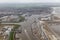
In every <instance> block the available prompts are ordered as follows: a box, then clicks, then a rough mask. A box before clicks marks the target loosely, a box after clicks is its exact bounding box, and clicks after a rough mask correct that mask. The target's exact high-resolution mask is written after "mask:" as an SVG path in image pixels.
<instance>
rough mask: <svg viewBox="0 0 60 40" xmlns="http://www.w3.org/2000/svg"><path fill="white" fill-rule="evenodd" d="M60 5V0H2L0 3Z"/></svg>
mask: <svg viewBox="0 0 60 40" xmlns="http://www.w3.org/2000/svg"><path fill="white" fill-rule="evenodd" d="M41 2H43V3H46V2H48V3H49V2H50V3H60V0H0V3H41Z"/></svg>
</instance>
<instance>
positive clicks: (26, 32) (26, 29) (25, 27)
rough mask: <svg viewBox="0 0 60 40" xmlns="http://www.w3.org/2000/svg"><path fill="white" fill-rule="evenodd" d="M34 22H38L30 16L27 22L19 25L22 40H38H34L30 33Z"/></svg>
mask: <svg viewBox="0 0 60 40" xmlns="http://www.w3.org/2000/svg"><path fill="white" fill-rule="evenodd" d="M35 20H36V21H38V20H37V19H36V17H34V16H31V17H30V18H28V20H27V21H24V22H22V23H20V25H21V27H22V38H23V40H38V39H37V38H35V37H34V36H33V34H32V31H31V27H32V25H33V23H34V21H35ZM34 26H37V25H34Z"/></svg>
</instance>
